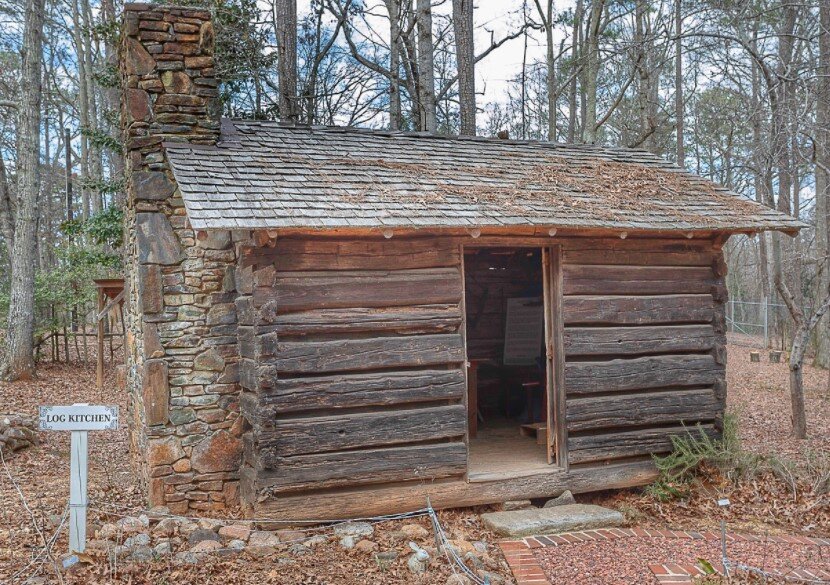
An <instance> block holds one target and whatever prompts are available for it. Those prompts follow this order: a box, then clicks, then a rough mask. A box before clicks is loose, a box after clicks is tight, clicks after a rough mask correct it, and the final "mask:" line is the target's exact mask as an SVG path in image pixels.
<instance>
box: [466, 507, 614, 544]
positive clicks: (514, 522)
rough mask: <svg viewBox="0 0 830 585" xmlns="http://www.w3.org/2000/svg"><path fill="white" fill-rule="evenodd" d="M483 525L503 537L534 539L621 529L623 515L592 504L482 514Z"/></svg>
mask: <svg viewBox="0 0 830 585" xmlns="http://www.w3.org/2000/svg"><path fill="white" fill-rule="evenodd" d="M481 520H482V521H483V522H484V525H485V526H487V527H488V528H489V529H490V530H492V531H493V532H495V533H496V534H498V535H500V536H516V537H520V536H533V535H536V534H555V533H558V532H573V531H577V530H591V529H594V528H608V527H610V526H620V525H622V523H623V515H622V514H620V513H619V512H617V511H616V510H609V509H608V508H603V507H602V506H594V505H592V504H568V505H565V506H556V507H553V508H532V509H529V510H513V511H510V512H489V513H487V514H482V515H481Z"/></svg>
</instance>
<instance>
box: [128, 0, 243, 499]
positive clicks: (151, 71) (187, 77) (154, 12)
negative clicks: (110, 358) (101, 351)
mask: <svg viewBox="0 0 830 585" xmlns="http://www.w3.org/2000/svg"><path fill="white" fill-rule="evenodd" d="M213 46H214V31H213V24H212V23H211V15H210V12H209V11H207V10H199V9H193V8H187V7H170V6H160V5H156V4H144V3H132V4H126V5H125V6H124V28H123V35H122V46H121V51H120V63H121V78H122V83H123V85H122V87H123V94H122V101H121V119H122V124H123V129H124V133H123V136H124V145H125V157H126V165H125V170H126V181H127V185H126V186H127V202H126V209H125V214H124V215H125V281H126V285H127V290H128V291H129V296H128V302H127V305H128V312H127V316H126V325H127V344H126V354H127V356H126V358H127V386H128V388H127V389H128V390H129V393H130V404H129V417H128V418H129V421H130V427H131V439H132V447H133V451H134V455H135V460H136V464H137V466H138V467H139V469H140V472H141V474H142V476H143V477H144V480H145V482H146V486H147V491H148V502H149V503H150V504H151V505H164V506H167V507H168V508H170V510H171V511H172V512H173V513H185V512H187V511H189V510H196V511H208V510H216V509H220V508H222V507H224V506H226V505H234V504H236V502H237V501H238V496H237V493H238V489H237V486H238V477H239V466H240V462H241V452H242V442H241V438H240V437H241V434H242V431H241V424H242V420H243V419H242V418H241V417H239V414H238V410H239V408H238V399H237V394H238V384H237V382H238V366H237V362H238V354H237V346H236V312H235V307H234V299H235V296H236V291H235V284H234V279H233V277H232V274H233V269H234V265H235V260H236V256H235V252H234V248H233V242H232V241H231V238H230V235H229V234H227V233H224V234H223V233H211V234H210V235H209V236H203V237H202V239H201V240H200V241H199V242H197V240H196V235H195V234H194V233H193V230H192V229H191V228H190V224H189V222H188V220H187V215H186V213H185V208H184V204H183V201H182V198H181V194H180V192H179V190H178V187H177V185H176V181H175V178H174V177H173V174H172V172H171V170H170V167H169V164H168V163H167V159H166V156H165V152H164V147H163V143H164V142H172V141H188V142H191V143H197V144H203V145H212V144H215V143H216V141H217V140H218V139H219V129H220V120H219V114H220V105H219V99H218V87H217V86H218V83H217V80H216V77H215V75H214V61H213Z"/></svg>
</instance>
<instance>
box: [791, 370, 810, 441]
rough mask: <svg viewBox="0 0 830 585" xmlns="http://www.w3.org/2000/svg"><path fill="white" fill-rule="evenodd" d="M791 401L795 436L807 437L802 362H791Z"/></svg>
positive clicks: (799, 437)
mask: <svg viewBox="0 0 830 585" xmlns="http://www.w3.org/2000/svg"><path fill="white" fill-rule="evenodd" d="M790 403H791V406H792V410H793V437H795V438H796V439H806V438H807V413H806V411H805V408H804V378H803V373H802V371H801V364H797V365H795V364H793V363H790Z"/></svg>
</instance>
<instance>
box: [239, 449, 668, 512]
mask: <svg viewBox="0 0 830 585" xmlns="http://www.w3.org/2000/svg"><path fill="white" fill-rule="evenodd" d="M656 477H657V471H656V469H655V467H654V464H653V463H652V462H651V461H639V462H631V463H624V464H616V465H601V466H595V467H588V468H579V469H573V470H571V471H569V472H565V471H563V470H561V469H559V468H556V467H554V466H551V469H550V470H549V471H547V470H546V472H544V473H539V474H535V475H528V476H524V477H517V478H515V479H510V480H500V481H484V482H470V483H468V482H466V481H463V480H459V481H443V482H442V481H438V482H435V483H429V482H411V483H409V484H404V485H400V486H390V487H377V488H372V489H367V488H365V487H363V488H357V489H352V490H342V489H341V490H337V491H317V492H306V493H303V494H300V495H295V496H279V497H272V498H263V499H262V500H260V499H259V497H258V493H257V491H256V486H255V482H254V481H252V480H254V479H255V474H253V473H251V472H250V470H244V471H243V473H242V481H241V485H240V491H241V495H242V498H243V500H244V501H245V502H248V503H250V504H252V506H253V514H254V515H255V516H256V517H258V518H263V517H266V518H273V519H275V520H280V519H285V520H296V519H298V516H302V515H303V514H298V511H302V510H307V511H309V513H308V515H310V516H311V515H313V516H314V518H316V519H323V518H324V519H331V520H336V519H341V518H354V517H361V516H376V515H381V514H391V513H400V512H410V511H413V510H420V509H422V508H424V506H425V505H426V502H427V498H429V502H430V504H431V505H432V506H433V508H436V509H443V508H457V507H461V506H479V505H484V504H492V503H496V502H504V501H507V500H519V499H530V498H550V497H553V496H556V495H559V494H561V493H562V492H563V491H564V490H571V491H572V492H573V493H585V492H593V491H596V490H602V489H623V488H628V487H633V486H639V485H646V484H648V483H651V482H652V481H654V479H656Z"/></svg>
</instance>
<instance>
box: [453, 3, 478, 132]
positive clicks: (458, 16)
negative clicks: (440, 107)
mask: <svg viewBox="0 0 830 585" xmlns="http://www.w3.org/2000/svg"><path fill="white" fill-rule="evenodd" d="M452 22H453V28H454V30H455V48H456V60H457V61H458V101H459V113H460V115H461V132H460V133H461V135H462V136H475V134H476V77H475V48H474V44H473V0H452Z"/></svg>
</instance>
